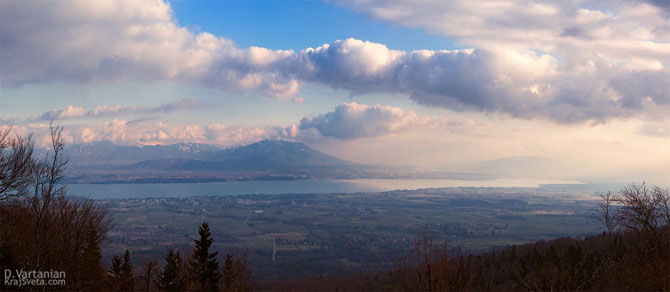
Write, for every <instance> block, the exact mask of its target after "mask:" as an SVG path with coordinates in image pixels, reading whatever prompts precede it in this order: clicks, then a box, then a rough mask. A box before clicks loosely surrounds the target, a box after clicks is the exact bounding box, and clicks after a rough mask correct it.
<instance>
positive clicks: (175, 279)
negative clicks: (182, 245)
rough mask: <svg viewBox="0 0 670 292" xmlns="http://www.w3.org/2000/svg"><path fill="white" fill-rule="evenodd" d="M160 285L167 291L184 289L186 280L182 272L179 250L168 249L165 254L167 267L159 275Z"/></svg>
mask: <svg viewBox="0 0 670 292" xmlns="http://www.w3.org/2000/svg"><path fill="white" fill-rule="evenodd" d="M157 284H158V286H159V288H160V289H161V290H165V291H182V290H184V281H183V279H182V273H181V255H180V254H179V251H177V252H175V251H174V250H173V249H171V248H170V249H168V252H167V254H166V255H165V267H163V270H162V271H161V272H160V274H159V276H158V283H157Z"/></svg>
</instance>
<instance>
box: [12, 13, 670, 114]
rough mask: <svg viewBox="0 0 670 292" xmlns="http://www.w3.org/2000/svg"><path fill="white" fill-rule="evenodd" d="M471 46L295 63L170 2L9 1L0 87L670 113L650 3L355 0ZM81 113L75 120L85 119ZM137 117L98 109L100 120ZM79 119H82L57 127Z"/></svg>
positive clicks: (330, 55)
mask: <svg viewBox="0 0 670 292" xmlns="http://www.w3.org/2000/svg"><path fill="white" fill-rule="evenodd" d="M344 4H345V5H348V6H350V7H353V8H354V9H356V10H358V11H361V12H364V13H367V14H369V15H372V16H373V17H376V18H379V19H382V20H386V21H390V22H393V23H397V24H400V25H406V26H415V27H420V28H423V29H426V30H428V31H431V32H434V33H439V34H443V35H445V36H449V37H453V38H455V39H456V40H457V41H458V42H459V43H460V44H464V45H467V46H474V48H473V49H464V50H438V51H434V50H418V51H411V52H407V51H398V50H390V49H388V48H387V47H386V46H385V45H383V44H379V43H373V42H366V41H361V40H356V39H346V40H339V41H334V42H332V43H330V44H324V45H322V46H319V47H317V48H307V49H305V50H302V51H300V52H294V51H284V50H270V49H266V48H262V47H250V48H248V49H240V48H238V47H237V46H236V44H235V43H234V42H233V41H231V40H228V39H225V38H222V37H216V36H213V35H211V34H209V33H206V32H202V33H195V32H193V31H190V30H188V29H187V28H184V27H180V26H179V25H178V23H177V21H176V20H175V18H174V16H173V12H172V10H171V8H170V6H169V5H168V4H167V3H165V2H163V1H161V0H146V1H133V0H128V1H96V2H90V1H74V0H73V1H70V2H31V1H28V2H20V1H10V2H3V3H2V4H1V5H2V10H1V11H2V12H1V13H2V17H3V25H2V26H1V27H0V37H1V38H2V41H1V42H0V46H1V47H0V62H1V63H2V66H3V70H2V71H1V72H0V82H2V84H3V85H18V84H23V83H32V82H50V81H66V82H119V81H128V80H140V81H147V80H164V79H171V80H180V81H185V82H193V83H196V84H199V85H202V86H208V87H215V88H227V89H237V90H253V91H259V92H263V93H265V94H267V95H271V96H275V97H279V98H291V99H293V100H295V101H297V102H300V99H299V98H297V94H299V88H300V85H301V83H304V82H314V83H319V84H324V85H326V86H330V87H334V88H343V89H346V90H349V91H351V92H352V93H354V94H357V93H368V92H386V93H401V94H406V95H408V96H409V97H410V98H411V99H413V100H415V101H416V102H418V103H421V104H424V105H429V106H436V107H443V108H450V109H454V110H469V111H481V112H494V113H504V114H506V115H511V116H514V117H521V118H528V119H535V118H540V119H549V120H553V121H558V122H580V121H595V122H602V121H607V120H609V119H613V118H619V117H639V116H645V115H649V112H650V111H651V109H653V111H654V112H657V111H659V108H661V110H666V111H667V110H669V109H670V82H666V80H668V79H669V78H670V68H668V64H669V63H670V43H669V42H670V37H669V35H670V18H668V17H667V14H668V13H667V12H668V10H667V9H663V8H660V7H661V6H660V5H655V4H657V3H656V2H654V1H652V2H650V3H644V2H634V1H630V2H629V1H602V2H599V1H580V2H560V3H556V2H553V1H551V2H550V1H547V2H543V1H538V2H525V1H512V0H506V1H465V2H464V1H426V2H422V3H421V5H417V4H415V3H413V2H407V1H348V2H344ZM77 110H79V111H77ZM124 110H130V108H113V107H110V108H100V109H99V110H98V112H99V113H101V114H102V113H107V112H113V111H124ZM51 115H53V116H56V117H59V116H60V115H63V117H73V116H77V115H82V112H81V111H80V109H75V108H72V109H70V110H69V111H68V110H67V109H63V110H62V111H60V112H53V113H50V114H49V115H48V116H51Z"/></svg>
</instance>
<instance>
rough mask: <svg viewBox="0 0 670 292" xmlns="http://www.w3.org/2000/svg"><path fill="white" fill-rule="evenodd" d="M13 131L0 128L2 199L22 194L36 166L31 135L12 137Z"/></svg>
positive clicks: (0, 197)
mask: <svg viewBox="0 0 670 292" xmlns="http://www.w3.org/2000/svg"><path fill="white" fill-rule="evenodd" d="M11 132H12V129H5V130H0V201H5V200H7V199H9V198H12V197H18V196H20V195H22V194H23V193H24V191H25V189H26V188H27V187H28V185H29V184H30V181H31V174H32V173H33V168H34V160H33V143H32V141H31V137H30V136H28V137H27V138H22V137H21V136H19V135H16V136H15V137H11V136H10V134H11Z"/></svg>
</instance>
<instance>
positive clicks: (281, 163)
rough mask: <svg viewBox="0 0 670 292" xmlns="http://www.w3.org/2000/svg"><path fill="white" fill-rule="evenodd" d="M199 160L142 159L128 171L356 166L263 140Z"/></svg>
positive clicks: (294, 144)
mask: <svg viewBox="0 0 670 292" xmlns="http://www.w3.org/2000/svg"><path fill="white" fill-rule="evenodd" d="M197 156H199V158H191V159H184V158H169V159H154V160H145V161H141V162H138V163H135V164H133V165H130V166H128V168H129V169H150V170H165V171H285V172H287V171H295V170H296V169H298V168H322V167H326V168H336V167H352V168H355V167H357V166H359V165H358V164H356V163H353V162H350V161H346V160H343V159H340V158H337V157H334V156H330V155H327V154H324V153H322V152H319V151H316V150H313V149H311V148H310V147H309V146H307V145H305V144H304V143H300V142H288V141H281V140H263V141H260V142H256V143H253V144H249V145H245V146H239V147H235V148H228V149H221V150H218V151H209V152H206V153H203V154H201V155H197Z"/></svg>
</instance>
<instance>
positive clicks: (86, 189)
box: [68, 179, 580, 199]
mask: <svg viewBox="0 0 670 292" xmlns="http://www.w3.org/2000/svg"><path fill="white" fill-rule="evenodd" d="M579 183H580V182H577V181H567V180H549V179H496V180H480V181H465V180H450V179H354V180H329V179H317V180H290V181H283V180H278V181H230V182H211V183H169V184H71V185H69V186H68V193H69V194H70V195H73V196H80V197H87V198H91V199H127V198H156V197H192V196H230V195H246V194H327V193H356V192H382V191H391V190H397V189H407V190H412V189H422V188H440V187H538V186H540V185H541V184H579Z"/></svg>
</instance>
